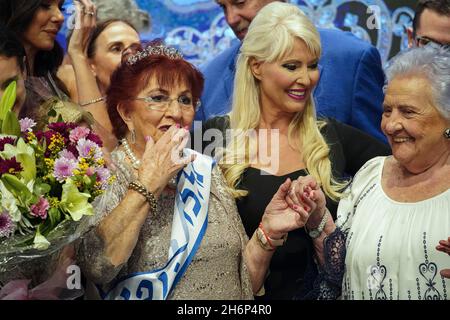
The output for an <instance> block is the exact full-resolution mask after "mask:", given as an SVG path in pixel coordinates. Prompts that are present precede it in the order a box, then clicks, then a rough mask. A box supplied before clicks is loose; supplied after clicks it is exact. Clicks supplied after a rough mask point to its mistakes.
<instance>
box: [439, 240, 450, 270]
mask: <svg viewBox="0 0 450 320" xmlns="http://www.w3.org/2000/svg"><path fill="white" fill-rule="evenodd" d="M436 250H438V251H441V252H444V253H446V254H448V255H450V237H449V238H448V239H447V240H441V241H439V245H438V246H437V247H436ZM441 276H443V277H444V278H447V279H450V269H442V270H441Z"/></svg>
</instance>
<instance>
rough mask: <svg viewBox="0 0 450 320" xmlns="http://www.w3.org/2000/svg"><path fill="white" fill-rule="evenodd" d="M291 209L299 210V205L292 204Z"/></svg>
mask: <svg viewBox="0 0 450 320" xmlns="http://www.w3.org/2000/svg"><path fill="white" fill-rule="evenodd" d="M292 209H294V210H295V211H299V209H300V207H299V206H297V205H295V204H294V205H293V206H292Z"/></svg>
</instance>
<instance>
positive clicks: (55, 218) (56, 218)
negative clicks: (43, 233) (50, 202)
mask: <svg viewBox="0 0 450 320" xmlns="http://www.w3.org/2000/svg"><path fill="white" fill-rule="evenodd" d="M48 217H49V219H50V224H51V226H52V228H54V227H55V226H56V225H57V224H58V223H59V222H60V221H61V212H60V211H59V210H58V208H50V210H49V211H48Z"/></svg>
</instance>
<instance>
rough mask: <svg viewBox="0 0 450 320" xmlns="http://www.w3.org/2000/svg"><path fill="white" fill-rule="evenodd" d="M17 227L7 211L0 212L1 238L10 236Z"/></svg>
mask: <svg viewBox="0 0 450 320" xmlns="http://www.w3.org/2000/svg"><path fill="white" fill-rule="evenodd" d="M15 229H16V226H15V225H14V222H13V221H12V219H11V217H10V216H9V214H8V213H7V212H3V213H0V238H5V237H6V238H9V237H10V236H11V235H12V234H13V233H14V230H15Z"/></svg>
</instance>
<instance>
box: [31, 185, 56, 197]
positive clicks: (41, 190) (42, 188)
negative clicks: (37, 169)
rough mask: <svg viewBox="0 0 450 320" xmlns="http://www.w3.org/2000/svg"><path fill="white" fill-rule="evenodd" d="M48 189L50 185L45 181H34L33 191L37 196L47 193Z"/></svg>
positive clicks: (50, 188)
mask: <svg viewBox="0 0 450 320" xmlns="http://www.w3.org/2000/svg"><path fill="white" fill-rule="evenodd" d="M50 190H52V187H51V186H50V185H49V184H46V183H36V184H35V185H34V193H35V194H36V195H37V196H43V195H44V194H47V193H49V192H50Z"/></svg>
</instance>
